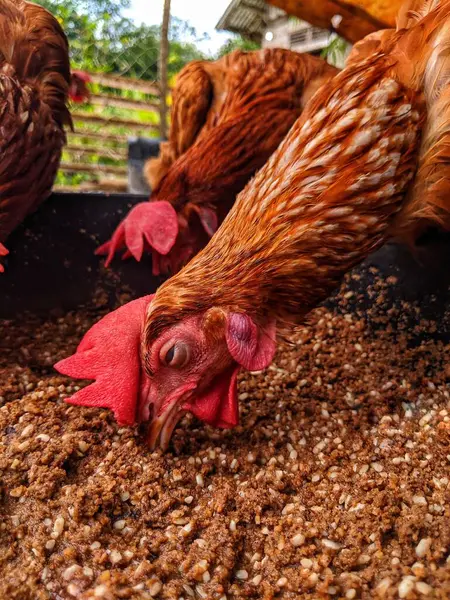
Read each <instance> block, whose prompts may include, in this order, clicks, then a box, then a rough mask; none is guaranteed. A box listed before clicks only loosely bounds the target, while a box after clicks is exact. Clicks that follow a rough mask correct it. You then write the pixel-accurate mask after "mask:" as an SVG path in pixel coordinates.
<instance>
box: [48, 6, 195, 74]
mask: <svg viewBox="0 0 450 600" xmlns="http://www.w3.org/2000/svg"><path fill="white" fill-rule="evenodd" d="M37 2H38V3H39V4H42V5H43V6H45V7H46V8H47V9H48V10H50V12H52V13H53V14H54V15H55V16H56V17H57V19H58V20H59V21H60V23H61V25H62V26H63V28H64V31H65V32H66V35H67V37H68V39H69V44H70V53H71V63H72V65H73V67H75V68H79V69H85V70H87V71H102V72H110V73H118V74H120V75H126V76H129V77H135V78H138V79H147V80H154V79H156V78H157V64H158V52H159V26H158V25H151V26H148V25H136V24H135V23H134V22H133V21H131V20H130V19H127V18H125V17H124V16H123V9H124V8H127V7H128V6H129V0H37ZM169 38H170V52H169V62H168V72H169V77H171V76H173V75H174V74H175V73H177V72H178V71H179V70H180V69H181V68H182V67H183V66H184V65H185V64H186V63H188V62H189V61H191V60H197V59H203V58H205V56H204V54H203V53H202V52H200V51H199V50H198V49H197V48H196V46H195V42H197V41H199V40H200V39H203V38H204V36H202V37H201V38H199V37H198V35H197V32H196V30H195V29H194V28H193V27H191V26H190V25H189V24H188V23H185V22H184V21H181V20H180V19H177V18H176V17H173V18H172V19H171V26H170V32H169Z"/></svg>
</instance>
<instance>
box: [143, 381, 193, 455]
mask: <svg viewBox="0 0 450 600" xmlns="http://www.w3.org/2000/svg"><path fill="white" fill-rule="evenodd" d="M195 388H196V383H195V382H190V383H186V384H185V385H183V386H182V387H181V388H178V389H177V390H176V391H175V392H174V393H173V394H172V395H171V396H170V397H169V398H166V399H165V402H164V404H163V406H161V404H162V403H161V402H158V401H156V402H152V401H151V400H150V398H151V395H152V394H151V385H146V386H144V387H143V392H144V394H143V397H144V399H145V402H144V404H142V405H141V422H142V421H148V420H149V419H150V423H149V427H148V433H147V443H148V445H149V446H150V449H151V450H152V451H154V450H156V448H161V450H163V451H164V452H165V451H166V450H167V448H168V446H169V442H170V439H171V437H172V433H173V430H174V429H175V427H176V426H177V424H178V422H179V421H180V419H181V418H182V417H183V416H184V415H185V414H186V413H187V412H188V410H186V408H185V405H186V400H187V399H188V398H189V397H190V396H191V395H192V391H193V390H194V389H195ZM151 413H152V414H151Z"/></svg>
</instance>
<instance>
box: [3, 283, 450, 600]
mask: <svg viewBox="0 0 450 600" xmlns="http://www.w3.org/2000/svg"><path fill="white" fill-rule="evenodd" d="M355 277H356V278H358V275H353V278H355ZM351 285H352V278H351V277H349V278H348V279H347V283H346V284H344V285H343V287H342V289H341V291H340V294H339V296H338V299H337V303H335V308H334V309H330V308H325V307H322V308H319V309H317V310H316V311H314V313H313V314H312V315H311V318H310V322H309V323H308V324H307V325H305V326H304V327H302V328H300V329H299V330H298V332H297V333H296V334H295V335H293V337H292V344H291V345H289V346H288V345H286V346H285V347H284V348H282V349H281V350H280V351H279V353H278V355H277V357H276V360H275V362H274V364H273V365H272V366H271V367H269V369H268V370H267V371H265V372H262V373H254V374H248V373H247V374H242V375H241V377H240V383H239V394H240V404H241V425H240V426H239V427H238V428H236V429H235V430H234V431H219V430H214V429H211V428H208V427H204V426H203V425H202V424H199V423H198V422H196V421H195V420H194V419H192V418H186V419H185V420H184V422H183V423H182V424H181V425H180V426H179V427H178V428H177V430H176V432H175V435H174V438H173V442H172V445H171V451H170V452H169V453H167V454H165V455H162V454H161V453H160V452H156V453H153V454H152V453H151V452H150V451H149V450H148V449H147V448H146V446H145V443H144V439H143V437H142V436H141V435H140V434H139V432H138V431H136V430H133V429H129V428H120V427H118V426H117V424H116V423H115V421H114V419H113V417H112V414H111V413H110V412H109V411H107V410H101V409H83V408H79V407H72V406H69V405H67V404H65V403H64V402H63V399H64V398H65V397H67V396H68V395H70V394H71V393H72V392H73V391H74V390H76V389H77V388H76V386H77V385H79V382H73V381H70V380H69V379H68V378H65V377H61V376H57V375H55V374H54V372H52V370H51V368H50V366H51V365H52V364H53V363H54V362H55V361H57V360H59V359H60V358H62V357H63V356H66V355H68V354H69V353H71V352H73V351H74V349H75V347H76V345H77V343H78V341H79V340H80V338H81V335H82V333H83V332H84V331H85V330H86V329H87V328H88V327H89V326H90V325H91V324H92V323H93V322H94V321H95V320H97V319H98V318H99V317H100V316H101V315H102V312H103V311H102V309H98V308H97V309H95V308H91V309H85V310H80V311H79V312H78V313H71V314H68V315H65V316H64V317H60V316H59V317H58V316H54V317H52V318H50V320H48V321H47V322H43V321H42V320H39V319H37V318H34V319H33V318H31V317H30V318H27V319H24V320H18V321H17V322H2V323H0V349H1V356H0V402H1V403H2V404H3V408H2V409H1V410H0V436H1V442H0V572H1V578H0V598H2V599H3V598H4V599H6V598H7V599H8V600H27V599H32V600H40V599H47V598H49V599H50V598H51V599H70V598H79V599H82V600H85V599H88V598H89V599H91V598H92V599H94V598H95V599H99V598H100V599H101V598H103V599H106V600H114V599H116V598H129V599H135V600H138V599H139V600H140V599H147V598H161V599H164V598H166V599H169V598H170V599H175V600H177V599H184V600H190V599H191V598H192V599H194V598H207V599H214V600H219V599H221V600H224V599H244V598H261V599H264V600H268V599H271V598H282V599H286V600H287V599H297V598H313V599H314V598H336V599H338V598H346V599H347V598H348V599H352V598H364V599H370V598H388V599H389V598H407V599H415V598H417V599H418V598H440V599H444V598H445V599H448V598H449V597H450V497H449V496H450V486H449V478H450V443H449V440H450V394H449V390H450V388H449V384H448V382H449V380H450V369H449V367H448V358H449V345H448V335H447V336H446V335H443V334H442V332H441V331H440V330H439V329H438V328H437V326H436V324H435V323H433V321H432V320H430V319H428V320H424V319H422V318H421V315H420V311H419V309H418V307H417V306H413V305H405V304H403V305H401V306H396V305H395V304H394V305H393V304H392V302H391V301H390V300H389V297H390V296H392V292H394V293H395V280H394V279H393V278H390V279H388V280H387V281H382V280H380V279H378V278H377V277H373V283H372V285H371V288H370V289H369V290H368V296H369V298H372V300H371V304H370V309H369V310H368V311H364V313H362V312H361V313H358V311H357V310H355V306H356V305H357V301H358V298H357V297H355V293H354V292H353V291H352V290H351V289H350V287H349V286H351ZM447 317H448V315H447ZM444 321H445V319H444ZM447 322H448V321H447Z"/></svg>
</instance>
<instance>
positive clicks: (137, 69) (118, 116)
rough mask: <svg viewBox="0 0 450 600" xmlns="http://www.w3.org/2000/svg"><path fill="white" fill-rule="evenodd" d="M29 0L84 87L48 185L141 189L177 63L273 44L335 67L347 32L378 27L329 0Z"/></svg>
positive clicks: (357, 9)
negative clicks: (48, 15)
mask: <svg viewBox="0 0 450 600" xmlns="http://www.w3.org/2000/svg"><path fill="white" fill-rule="evenodd" d="M37 1H38V3H39V4H42V5H43V6H45V7H46V8H48V9H49V10H50V11H51V12H52V13H53V14H54V15H55V16H56V17H57V18H58V20H59V21H60V22H61V24H62V25H63V27H64V30H65V31H66V34H67V36H68V38H69V43H70V48H71V62H72V68H73V69H75V70H79V71H81V72H82V74H83V75H84V76H86V77H87V78H88V88H89V90H90V98H89V101H87V102H83V103H80V104H76V105H74V106H73V118H74V125H75V131H74V132H73V133H71V134H69V139H68V145H67V147H66V149H65V151H64V154H63V160H62V164H61V168H60V171H59V174H58V177H57V180H56V183H55V190H56V191H104V192H131V193H147V192H148V191H149V190H148V188H147V186H146V183H145V182H144V180H143V178H142V176H141V171H142V164H143V163H144V161H145V159H146V158H148V157H149V156H151V155H155V154H157V153H158V143H159V140H160V139H164V138H166V136H167V129H168V123H169V120H170V88H171V86H172V85H173V82H174V78H175V76H176V74H177V73H178V71H180V69H181V68H182V67H183V66H184V65H185V64H186V63H188V62H190V61H192V60H197V59H200V60H204V59H215V58H218V57H220V56H223V55H224V54H226V53H228V52H231V51H233V50H235V49H243V50H254V49H257V48H261V47H269V46H276V47H283V48H290V49H293V50H296V51H298V52H310V53H313V54H318V55H321V56H324V57H326V58H327V60H328V61H329V62H330V63H332V64H334V65H336V66H342V65H343V63H344V61H345V57H346V55H347V53H348V51H349V49H350V48H351V42H352V41H356V39H359V37H362V33H364V35H365V34H366V33H367V32H370V31H371V30H375V29H378V28H379V27H380V26H386V23H381V21H380V20H377V18H378V17H374V16H373V14H369V13H364V6H363V7H361V6H354V7H353V8H354V11H353V12H354V13H355V14H353V12H352V6H351V5H348V6H350V8H348V7H347V8H343V7H342V6H343V5H342V3H340V5H339V6H338V5H336V6H335V7H333V1H332V0H316V2H315V3H314V7H309V8H308V7H305V6H304V3H303V2H299V1H296V0H270V3H269V2H265V1H264V0H216V1H214V2H204V0H190V1H189V0H172V2H170V0H150V1H148V2H145V1H144V0H37ZM365 1H366V0H358V1H354V4H359V5H361V4H362V5H363V4H364V2H365ZM275 5H276V6H275ZM330 6H331V9H330ZM344 6H345V5H344ZM372 12H373V10H372ZM364 14H366V21H364V18H363V17H362V16H361V15H364ZM389 18H390V17H389V15H388V17H387V21H389ZM361 23H362V24H361ZM380 24H381V25H380ZM387 24H389V23H387ZM371 28H372V29H371Z"/></svg>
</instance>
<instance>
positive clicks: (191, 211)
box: [96, 200, 218, 275]
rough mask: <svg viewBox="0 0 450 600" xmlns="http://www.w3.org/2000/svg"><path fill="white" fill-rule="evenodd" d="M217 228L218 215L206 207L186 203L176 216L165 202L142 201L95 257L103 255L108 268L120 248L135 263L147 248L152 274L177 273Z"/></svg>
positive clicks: (171, 207)
mask: <svg viewBox="0 0 450 600" xmlns="http://www.w3.org/2000/svg"><path fill="white" fill-rule="evenodd" d="M217 227H218V219H217V214H216V212H215V210H214V209H213V208H210V207H208V206H201V205H200V206H199V205H196V204H194V203H188V204H186V205H185V206H184V207H183V209H182V210H180V211H179V212H178V213H177V211H176V209H175V208H174V205H173V204H172V203H171V202H168V201H167V200H151V201H150V202H141V203H139V204H136V206H134V207H133V208H132V209H131V210H130V212H129V213H128V215H127V216H126V217H125V219H124V220H123V221H122V222H121V223H120V224H119V226H118V227H117V229H116V230H115V232H114V233H113V235H112V237H111V239H110V241H108V242H106V243H105V244H102V245H101V246H100V247H99V248H97V250H96V254H99V255H106V261H105V265H106V266H107V267H108V266H109V265H110V263H111V261H112V259H113V258H114V254H115V253H116V252H117V251H118V250H120V249H124V248H125V249H126V250H125V252H124V254H123V258H124V259H125V258H129V257H130V256H133V257H134V258H135V259H136V260H137V261H140V260H141V258H142V255H143V253H144V249H147V250H149V251H150V252H151V255H152V269H153V275H161V274H166V273H169V272H171V273H176V272H177V271H178V270H179V269H181V267H182V266H183V265H185V264H186V263H187V262H188V261H189V260H190V259H191V258H192V256H194V255H195V254H197V252H199V251H200V250H201V248H203V246H205V245H206V244H207V243H208V240H209V238H210V237H212V235H213V234H214V232H215V231H216V229H217Z"/></svg>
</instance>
